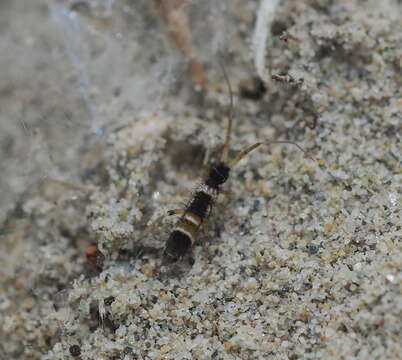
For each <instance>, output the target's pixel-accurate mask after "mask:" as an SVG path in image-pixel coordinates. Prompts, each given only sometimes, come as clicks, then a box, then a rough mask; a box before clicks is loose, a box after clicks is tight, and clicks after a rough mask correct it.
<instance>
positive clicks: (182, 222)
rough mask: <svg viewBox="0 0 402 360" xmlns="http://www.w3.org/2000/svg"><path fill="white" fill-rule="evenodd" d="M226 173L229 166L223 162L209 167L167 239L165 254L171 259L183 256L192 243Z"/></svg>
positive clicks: (225, 178)
mask: <svg viewBox="0 0 402 360" xmlns="http://www.w3.org/2000/svg"><path fill="white" fill-rule="evenodd" d="M228 175H229V168H228V167H227V166H226V165H224V164H218V165H216V166H213V167H211V169H210V172H209V175H208V177H207V179H206V181H205V183H204V184H202V185H201V186H200V187H199V188H198V189H197V191H196V192H195V195H194V197H193V199H192V200H191V202H190V204H189V205H188V207H187V208H186V210H185V212H184V214H183V216H182V217H181V218H180V219H179V221H178V222H177V224H176V227H175V229H174V230H173V232H172V233H171V234H170V236H169V239H168V240H167V243H166V247H165V256H167V257H168V258H169V259H170V260H171V261H177V260H178V259H179V258H181V257H183V256H184V255H185V254H186V252H187V251H188V250H189V249H190V248H191V246H192V245H193V244H194V242H195V239H196V237H197V234H198V231H199V230H200V228H201V225H202V223H203V221H204V220H205V219H206V218H207V217H208V215H209V212H210V210H211V207H212V205H213V203H214V201H215V199H216V197H217V196H218V194H219V187H220V185H221V184H223V183H224V182H225V181H226V180H227V178H228Z"/></svg>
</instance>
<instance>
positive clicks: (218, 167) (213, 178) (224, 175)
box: [205, 163, 230, 188]
mask: <svg viewBox="0 0 402 360" xmlns="http://www.w3.org/2000/svg"><path fill="white" fill-rule="evenodd" d="M229 172H230V168H229V166H227V165H225V164H224V163H218V164H215V165H212V167H211V169H210V170H209V174H208V177H207V179H206V181H205V184H206V185H208V186H210V187H212V188H218V187H219V186H220V185H222V184H223V183H224V182H226V180H227V179H228V177H229Z"/></svg>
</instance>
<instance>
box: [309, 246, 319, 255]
mask: <svg viewBox="0 0 402 360" xmlns="http://www.w3.org/2000/svg"><path fill="white" fill-rule="evenodd" d="M307 251H308V252H309V254H311V255H314V254H317V253H318V247H317V246H316V245H307Z"/></svg>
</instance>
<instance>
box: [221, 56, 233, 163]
mask: <svg viewBox="0 0 402 360" xmlns="http://www.w3.org/2000/svg"><path fill="white" fill-rule="evenodd" d="M219 65H220V66H221V68H222V72H223V77H224V78H225V81H226V84H227V86H228V88H229V94H230V108H229V113H228V116H229V118H228V127H227V130H226V135H225V143H224V145H223V150H222V155H221V161H222V162H223V163H225V162H226V161H227V159H228V154H229V145H230V134H231V132H232V124H233V91H232V86H231V85H230V81H229V77H228V75H227V73H226V70H225V66H224V65H223V63H222V62H221V61H219Z"/></svg>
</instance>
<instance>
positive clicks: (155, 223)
mask: <svg viewBox="0 0 402 360" xmlns="http://www.w3.org/2000/svg"><path fill="white" fill-rule="evenodd" d="M185 211H186V210H185V209H172V210H168V211H167V213H166V214H163V215H161V216H158V217H157V218H156V219H155V220H154V221H152V222H151V223H150V224H149V227H150V228H151V229H155V228H156V227H158V226H159V225H160V224H161V222H162V220H163V219H164V217H165V216H172V215H182V214H184V213H185Z"/></svg>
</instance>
